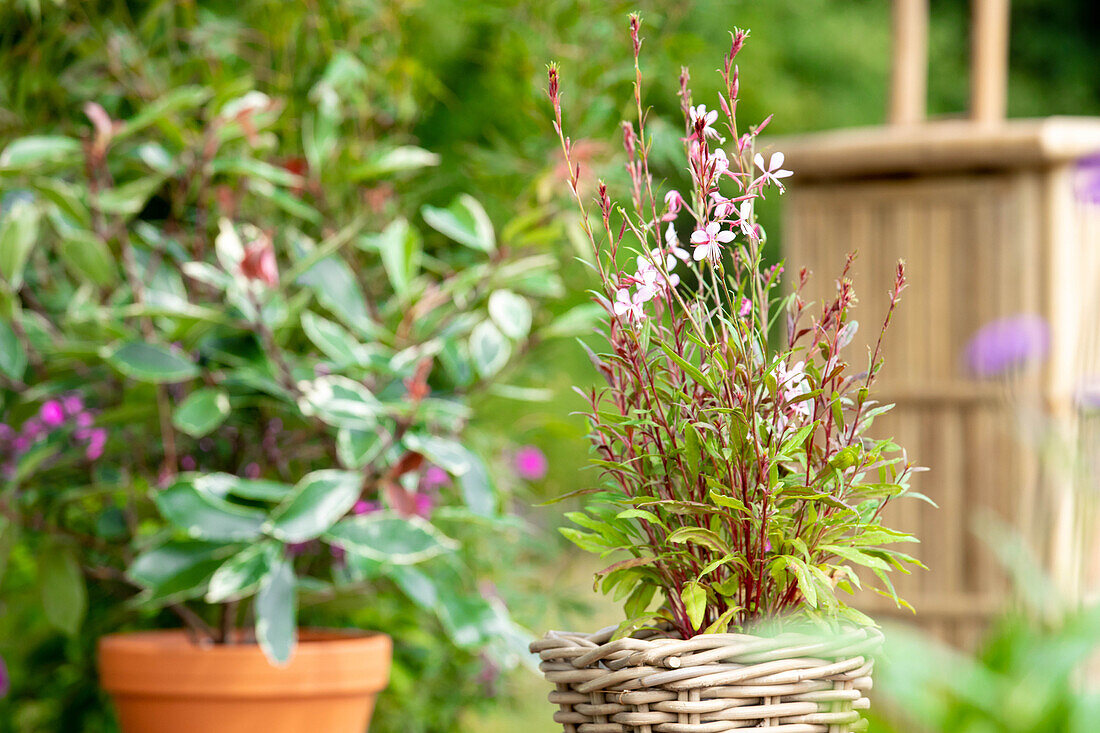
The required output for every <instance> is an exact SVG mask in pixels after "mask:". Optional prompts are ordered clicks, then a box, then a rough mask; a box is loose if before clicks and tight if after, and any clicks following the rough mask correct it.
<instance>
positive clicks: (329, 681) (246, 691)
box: [98, 629, 392, 699]
mask: <svg viewBox="0 0 1100 733" xmlns="http://www.w3.org/2000/svg"><path fill="white" fill-rule="evenodd" d="M98 650H99V655H98V656H99V659H98V666H99V674H100V684H101V685H102V686H103V689H104V690H106V691H107V692H109V693H112V694H115V695H117V694H123V695H138V696H165V697H214V698H238V699H244V698H268V697H308V696H313V695H317V694H324V695H331V696H344V695H356V694H363V693H375V692H378V691H380V690H382V689H384V688H385V686H386V684H387V682H388V681H389V667H390V655H391V652H392V641H391V640H390V637H389V636H387V635H386V634H383V633H380V632H369V631H358V630H350V629H302V630H300V631H299V642H298V644H297V646H296V648H295V650H294V654H293V655H292V656H291V658H290V660H289V661H288V663H287V664H286V665H285V666H282V667H275V666H272V665H271V664H270V663H268V661H267V659H266V658H265V657H264V656H263V652H262V651H261V650H260V647H259V646H258V645H257V644H252V643H247V644H244V643H242V644H206V645H203V644H196V643H194V642H192V641H191V640H190V638H189V637H188V635H187V633H186V632H184V631H183V630H181V629H173V630H159V631H137V632H126V633H119V634H110V635H107V636H104V637H102V638H101V639H100V640H99V644H98Z"/></svg>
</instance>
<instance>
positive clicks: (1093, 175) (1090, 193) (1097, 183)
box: [1076, 154, 1100, 204]
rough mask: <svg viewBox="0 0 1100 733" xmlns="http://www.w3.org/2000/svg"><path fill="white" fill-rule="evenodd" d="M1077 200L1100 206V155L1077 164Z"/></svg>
mask: <svg viewBox="0 0 1100 733" xmlns="http://www.w3.org/2000/svg"><path fill="white" fill-rule="evenodd" d="M1076 183H1077V186H1076V188H1077V192H1076V193H1077V200H1078V201H1082V202H1084V203H1090V204H1100V154H1096V155H1090V156H1088V157H1086V158H1082V159H1081V160H1079V161H1078V162H1077V182H1076Z"/></svg>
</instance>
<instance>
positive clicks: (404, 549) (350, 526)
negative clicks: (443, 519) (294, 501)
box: [324, 513, 457, 565]
mask: <svg viewBox="0 0 1100 733" xmlns="http://www.w3.org/2000/svg"><path fill="white" fill-rule="evenodd" d="M324 539H325V541H327V542H329V543H333V544H338V545H340V546H341V547H343V548H344V549H346V550H347V551H348V552H355V553H358V554H361V555H365V556H366V557H368V558H370V559H372V560H378V561H379V562H390V563H394V564H396V565H412V564H413V563H418V562H422V561H424V560H427V559H429V558H432V557H435V556H436V555H440V554H442V553H444V552H448V551H450V550H453V549H454V548H455V547H456V546H457V545H456V543H455V541H454V540H452V539H451V538H449V537H447V536H446V535H444V534H443V533H441V532H440V531H439V530H437V529H436V528H435V527H433V526H432V525H431V524H429V523H428V522H426V521H425V520H423V519H421V518H420V517H398V516H394V515H391V514H381V513H378V514H365V515H362V516H358V517H349V518H348V519H344V520H343V521H341V522H339V523H337V524H336V526H334V527H333V528H332V529H330V530H329V531H328V532H326V533H325V535H324Z"/></svg>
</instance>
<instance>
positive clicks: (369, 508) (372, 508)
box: [351, 499, 382, 515]
mask: <svg viewBox="0 0 1100 733" xmlns="http://www.w3.org/2000/svg"><path fill="white" fill-rule="evenodd" d="M380 511H382V505H381V504H379V503H378V502H376V501H364V500H362V499H360V500H359V501H357V502H355V506H353V507H352V508H351V512H352V514H356V515H360V514H373V513H375V512H380Z"/></svg>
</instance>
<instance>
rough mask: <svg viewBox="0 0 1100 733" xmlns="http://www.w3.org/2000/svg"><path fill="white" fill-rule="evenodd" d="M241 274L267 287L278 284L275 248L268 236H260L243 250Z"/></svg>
mask: <svg viewBox="0 0 1100 733" xmlns="http://www.w3.org/2000/svg"><path fill="white" fill-rule="evenodd" d="M241 274H242V275H244V276H245V277H246V278H248V279H249V280H252V281H258V282H262V283H263V284H264V285H267V286H269V287H274V286H275V285H278V284H279V265H278V263H277V262H276V261H275V248H274V246H272V243H271V237H270V236H268V235H267V234H262V235H261V236H260V237H259V238H258V239H256V240H255V241H253V242H250V243H249V244H248V245H247V246H246V247H245V248H244V259H242V260H241Z"/></svg>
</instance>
